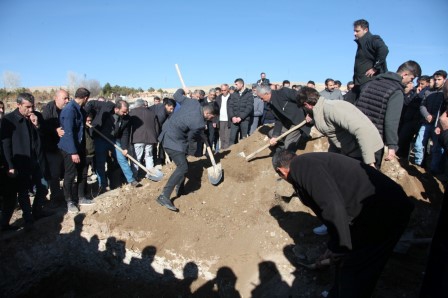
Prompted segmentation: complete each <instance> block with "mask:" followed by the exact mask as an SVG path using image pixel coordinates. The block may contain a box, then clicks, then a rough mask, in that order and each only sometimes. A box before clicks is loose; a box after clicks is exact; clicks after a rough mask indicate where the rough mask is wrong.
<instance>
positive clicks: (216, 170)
mask: <svg viewBox="0 0 448 298" xmlns="http://www.w3.org/2000/svg"><path fill="white" fill-rule="evenodd" d="M174 66H175V67H176V71H177V75H178V76H179V80H180V82H181V84H182V88H184V89H186V86H185V83H184V79H183V78H182V74H181V73H180V69H179V66H178V65H177V64H175V65H174ZM204 143H205V147H206V148H207V153H208V156H209V158H210V161H211V162H212V165H213V166H212V167H210V168H207V174H208V180H209V181H210V183H211V184H212V185H217V184H218V183H219V182H220V181H221V178H222V166H221V163H219V164H216V162H215V157H214V156H213V153H212V149H210V146H209V144H208V142H207V141H206V140H204Z"/></svg>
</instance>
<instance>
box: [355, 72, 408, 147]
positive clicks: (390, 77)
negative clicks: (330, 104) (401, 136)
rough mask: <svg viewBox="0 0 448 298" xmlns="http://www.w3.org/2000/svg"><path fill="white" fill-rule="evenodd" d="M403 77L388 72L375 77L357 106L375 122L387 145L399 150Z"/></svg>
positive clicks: (366, 87)
mask: <svg viewBox="0 0 448 298" xmlns="http://www.w3.org/2000/svg"><path fill="white" fill-rule="evenodd" d="M403 97H404V96H403V86H402V85H401V77H400V76H399V75H398V74H396V73H394V72H387V73H384V74H381V75H379V76H377V77H375V78H374V79H373V80H371V81H370V82H368V83H367V84H366V86H365V87H364V88H363V89H362V91H361V94H360V96H359V99H358V101H357V102H356V106H357V107H358V108H359V109H360V110H361V111H362V112H363V113H364V114H365V115H366V116H367V117H368V118H369V119H370V120H371V121H372V122H373V124H374V125H375V126H376V128H377V129H378V132H379V133H380V135H381V136H382V137H383V140H384V143H385V145H387V146H388V147H389V148H391V149H394V150H397V149H398V125H399V123H400V116H401V110H402V109H403V100H404V99H403Z"/></svg>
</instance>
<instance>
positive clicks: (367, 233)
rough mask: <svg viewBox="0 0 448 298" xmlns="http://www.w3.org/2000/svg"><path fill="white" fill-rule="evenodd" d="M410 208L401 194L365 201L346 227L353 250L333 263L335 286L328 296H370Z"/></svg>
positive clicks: (346, 297)
mask: <svg viewBox="0 0 448 298" xmlns="http://www.w3.org/2000/svg"><path fill="white" fill-rule="evenodd" d="M413 208H414V207H413V204H412V203H411V201H410V200H409V199H408V198H407V197H406V196H404V195H403V196H400V197H387V198H374V199H373V200H368V201H367V200H366V201H365V203H364V205H363V210H362V211H361V213H360V214H359V215H358V216H357V217H356V218H355V219H354V221H353V223H352V225H351V226H350V233H351V239H352V245H353V249H352V251H351V252H350V253H348V254H347V255H346V256H344V257H343V258H342V259H341V260H340V262H338V263H337V264H336V275H335V284H334V286H333V288H332V289H331V291H330V294H329V296H328V297H331V298H335V297H337V298H364V297H365V298H368V297H371V295H372V292H373V290H374V288H375V285H376V283H377V281H378V278H379V276H380V274H381V272H382V271H383V269H384V266H385V265H386V263H387V260H388V259H389V257H390V255H391V254H392V251H393V249H394V247H395V244H396V243H397V242H398V240H399V239H400V237H401V234H403V231H404V230H405V228H406V226H407V224H408V222H409V217H410V214H411V212H412V210H413Z"/></svg>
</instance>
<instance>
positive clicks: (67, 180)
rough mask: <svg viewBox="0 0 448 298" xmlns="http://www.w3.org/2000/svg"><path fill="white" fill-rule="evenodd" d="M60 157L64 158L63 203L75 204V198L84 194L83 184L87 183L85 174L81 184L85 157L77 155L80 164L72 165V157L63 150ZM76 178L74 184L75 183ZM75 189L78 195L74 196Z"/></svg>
mask: <svg viewBox="0 0 448 298" xmlns="http://www.w3.org/2000/svg"><path fill="white" fill-rule="evenodd" d="M61 153H62V156H63V158H64V168H65V173H64V197H65V201H66V202H67V203H68V202H76V201H77V199H76V198H77V197H79V196H80V195H81V194H84V189H85V187H86V186H85V183H87V172H86V179H85V182H83V169H84V165H85V156H84V155H83V154H82V153H81V154H80V153H78V154H79V159H80V163H74V162H73V161H72V155H71V154H68V153H67V152H65V151H64V150H61ZM75 177H76V181H77V182H76V183H75ZM75 187H76V188H77V191H78V194H76V190H75V189H74V188H75Z"/></svg>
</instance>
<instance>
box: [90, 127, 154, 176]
mask: <svg viewBox="0 0 448 298" xmlns="http://www.w3.org/2000/svg"><path fill="white" fill-rule="evenodd" d="M86 125H87V126H88V127H89V128H92V129H93V130H94V131H95V132H96V133H97V134H99V135H100V136H101V137H102V138H103V139H105V140H106V141H107V142H109V143H111V144H112V145H113V146H114V147H115V148H116V149H117V150H118V151H120V152H121V154H123V155H124V151H123V149H121V148H120V146H118V145H117V144H115V143H114V142H112V141H111V140H109V138H107V137H106V136H105V135H103V134H102V133H101V132H100V131H98V129H96V128H95V127H93V126H92V125H90V124H89V123H86ZM126 157H127V158H129V159H130V160H131V161H132V162H133V163H135V164H136V165H137V166H139V167H140V168H141V169H142V170H143V171H145V172H146V173H147V174H148V175H150V176H153V177H159V176H160V173H161V172H159V171H155V170H154V169H147V168H146V167H144V166H143V165H142V164H141V163H139V162H138V161H137V160H136V159H135V158H133V157H132V156H130V155H129V154H127V155H126Z"/></svg>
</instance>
